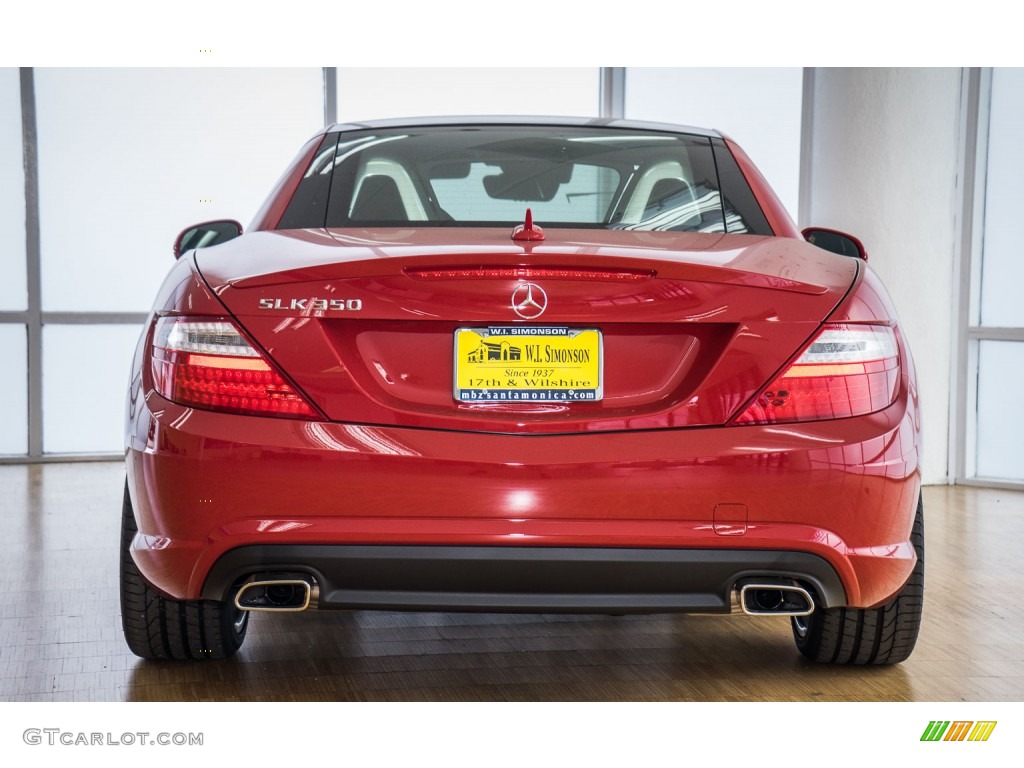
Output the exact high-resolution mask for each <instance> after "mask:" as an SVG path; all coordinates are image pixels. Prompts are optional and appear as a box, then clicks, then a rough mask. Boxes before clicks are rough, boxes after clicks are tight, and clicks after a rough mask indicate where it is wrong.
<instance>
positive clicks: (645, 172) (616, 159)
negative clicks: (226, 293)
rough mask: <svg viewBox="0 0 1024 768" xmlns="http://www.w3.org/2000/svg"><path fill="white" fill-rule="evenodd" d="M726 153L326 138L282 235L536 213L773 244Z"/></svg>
mask: <svg viewBox="0 0 1024 768" xmlns="http://www.w3.org/2000/svg"><path fill="white" fill-rule="evenodd" d="M727 155H728V150H726V149H725V147H724V144H721V143H713V142H712V140H711V139H708V138H705V137H700V136H686V135H680V134H671V133H658V132H652V131H631V130H625V129H597V128H566V127H545V126H520V127H505V126H465V127H461V126H456V127H444V128H441V127H437V128H413V129H408V128H407V129H400V130H399V129H395V130H378V131H354V132H346V133H341V134H329V135H328V136H327V137H325V139H324V142H323V143H322V144H321V146H320V149H319V151H318V152H317V153H316V155H315V157H314V159H313V161H312V162H311V164H310V166H309V168H307V169H306V173H305V175H304V177H303V179H302V181H301V182H300V184H299V187H298V189H297V190H296V192H295V195H294V196H293V198H292V200H291V202H290V204H289V206H288V208H287V210H286V211H285V214H284V216H283V217H282V219H281V222H280V224H279V227H278V228H279V229H295V228H316V227H331V228H335V227H359V228H369V227H397V226H406V227H407V226H410V225H412V226H417V227H428V226H434V227H481V226H483V227H486V226H512V225H514V224H517V223H521V222H522V221H523V218H524V216H525V213H526V209H527V208H530V209H532V211H533V216H534V220H535V221H536V222H537V223H538V224H541V225H542V226H545V227H584V228H598V229H632V230H648V231H658V230H660V231H677V232H678V231H690V232H719V233H724V232H730V233H735V232H739V233H744V232H746V233H752V234H766V235H770V234H772V233H771V230H770V229H769V227H768V224H767V222H766V221H765V218H764V215H763V214H762V212H761V210H760V208H759V207H758V206H757V203H756V201H755V200H754V197H753V194H752V193H751V192H750V189H749V187H748V186H747V185H746V182H745V181H744V180H743V177H742V175H741V174H738V173H734V172H732V169H733V168H735V163H734V161H733V160H732V157H731V156H727ZM726 156H727V157H726ZM736 170H737V171H738V169H736ZM723 172H724V175H725V177H727V178H725V179H724V180H725V181H726V186H725V188H723V184H722V179H720V175H719V174H720V173H723Z"/></svg>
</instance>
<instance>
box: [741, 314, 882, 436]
mask: <svg viewBox="0 0 1024 768" xmlns="http://www.w3.org/2000/svg"><path fill="white" fill-rule="evenodd" d="M899 378H900V358H899V351H898V349H897V346H896V335H895V333H893V330H892V328H889V327H887V326H883V325H827V326H825V328H824V329H823V330H822V331H821V332H820V333H819V334H818V336H817V337H816V338H815V339H814V341H813V342H811V345H810V346H809V347H808V348H807V349H806V350H805V351H804V353H803V354H802V355H800V358H799V359H798V360H797V361H796V362H795V363H793V365H791V366H790V367H789V368H788V369H787V370H786V372H785V373H783V374H782V375H781V376H780V377H778V378H777V379H776V380H775V381H773V382H772V383H771V384H770V385H769V386H768V387H766V388H765V390H764V391H763V392H762V393H761V394H760V395H759V396H758V398H757V399H756V400H755V401H754V402H753V403H752V404H751V405H750V407H749V408H747V410H746V411H744V412H743V413H742V414H740V415H739V416H738V417H737V418H736V419H735V420H734V421H733V423H734V424H776V423H780V422H787V421H816V420H820V419H842V418H846V417H848V416H861V415H864V414H866V413H873V412H875V411H879V410H881V409H882V408H885V407H886V406H888V405H891V404H892V402H893V400H895V399H896V388H897V385H898V384H899Z"/></svg>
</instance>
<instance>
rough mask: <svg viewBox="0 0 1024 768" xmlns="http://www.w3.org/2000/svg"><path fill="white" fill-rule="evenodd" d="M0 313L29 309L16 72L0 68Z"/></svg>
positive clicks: (23, 175)
mask: <svg viewBox="0 0 1024 768" xmlns="http://www.w3.org/2000/svg"><path fill="white" fill-rule="evenodd" d="M0 232H3V244H2V245H0V311H3V310H8V311H12V310H13V311H17V310H23V309H25V308H26V307H27V306H28V293H27V289H26V287H25V286H26V283H25V172H24V170H23V166H22V154H21V85H20V81H19V76H18V70H17V69H15V68H14V67H0Z"/></svg>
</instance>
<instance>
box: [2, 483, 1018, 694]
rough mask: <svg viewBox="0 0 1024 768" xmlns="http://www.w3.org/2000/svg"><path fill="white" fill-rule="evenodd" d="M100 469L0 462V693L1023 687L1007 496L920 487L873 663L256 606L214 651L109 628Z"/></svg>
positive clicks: (694, 640) (691, 621)
mask: <svg viewBox="0 0 1024 768" xmlns="http://www.w3.org/2000/svg"><path fill="white" fill-rule="evenodd" d="M123 482H124V479H123V469H122V467H121V466H120V465H117V464H108V463H96V464H50V465H41V466H38V465H37V466H30V467H28V466H0V525H2V534H0V595H2V599H0V700H5V701H10V700H18V701H21V700H46V701H51V700H52V701H68V700H131V701H153V700H156V701H197V700H198V701H207V700H215V701H236V700H301V701H308V700H325V699H326V700H487V701H493V700H559V701H578V700H684V701H750V700H753V701H762V700H769V701H818V700H821V701H850V700H852V701H885V700H888V701H908V700H920V701H959V700H967V701H975V700H981V701H986V700H992V701H1007V700H1009V701H1020V700H1024V605H1022V603H1021V601H1019V600H1017V599H1015V598H1013V597H1012V596H1011V595H1010V594H1009V591H1008V590H1010V589H1011V588H1020V586H1021V585H1024V560H1022V559H1021V558H1020V556H1019V553H1018V546H1019V545H1018V543H1019V542H1020V541H1021V540H1022V538H1024V493H1022V492H1011V491H997V490H989V489H977V488H969V489H968V488H962V487H956V488H947V487H931V488H926V489H925V492H924V500H925V511H926V536H927V552H928V554H927V560H928V571H927V588H926V604H925V625H924V630H923V632H922V636H921V640H920V642H919V644H918V647H917V650H916V652H915V653H914V655H913V657H911V659H910V660H909V661H908V662H906V663H904V664H902V665H900V666H897V667H893V668H882V669H862V668H831V667H825V666H817V665H813V664H810V663H808V662H805V661H804V660H803V659H802V657H800V656H799V654H798V653H797V652H796V649H795V647H794V646H793V642H792V639H791V637H790V630H789V624H788V622H787V621H786V620H785V619H777V618H763V619H760V618H759V619H753V618H750V617H745V616H742V615H733V616H726V617H705V616H640V617H611V616H548V615H545V616H532V615H531V616H502V615H475V614H437V613H422V614H416V613H409V614H405V613H374V612H352V613H348V612H338V613H328V612H323V613H315V612H310V613H304V614H290V615H274V616H271V615H256V616H254V617H253V622H252V625H251V627H250V629H249V636H248V638H247V639H246V644H245V646H244V647H243V649H242V650H241V651H240V652H239V654H238V655H237V656H236V657H235V658H233V659H230V660H228V661H224V662H210V663H154V662H143V661H140V660H139V659H137V658H136V657H135V656H133V655H132V654H131V653H130V652H129V651H128V649H127V647H126V646H125V645H124V642H123V640H122V638H121V630H120V617H119V608H118V596H117V594H118V588H117V546H116V545H117V538H118V523H119V516H120V502H121V490H122V484H123Z"/></svg>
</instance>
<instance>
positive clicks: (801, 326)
mask: <svg viewBox="0 0 1024 768" xmlns="http://www.w3.org/2000/svg"><path fill="white" fill-rule="evenodd" d="M748 177H749V173H744V172H743V169H742V168H741V167H740V166H739V165H738V164H737V163H736V160H735V159H734V157H733V155H732V153H730V151H729V147H728V145H727V144H726V143H725V142H724V141H723V140H721V139H719V138H717V137H715V136H712V135H676V134H671V133H667V132H665V131H653V130H647V129H629V128H625V127H624V128H620V129H615V130H612V129H596V128H589V127H581V126H518V127H515V126H507V125H506V126H493V125H492V126H487V125H475V126H468V125H463V126H440V127H438V126H435V127H416V126H397V127H388V126H383V127H379V128H374V127H370V128H366V127H363V128H360V129H353V130H342V131H337V132H329V133H327V134H326V135H325V137H323V138H322V139H320V140H318V141H317V142H316V143H314V144H312V145H310V147H309V149H308V150H307V152H306V153H305V156H304V158H303V161H302V162H300V163H298V164H297V165H296V167H295V170H294V173H293V174H292V176H291V177H290V178H289V177H286V179H285V180H284V181H283V182H282V186H281V187H280V188H279V191H278V194H277V196H276V198H272V199H271V200H270V201H268V205H267V206H266V207H265V209H264V211H263V212H262V213H261V216H260V220H259V221H258V227H259V230H258V231H255V232H250V233H248V234H246V235H244V236H243V237H241V238H238V239H236V240H233V241H232V242H230V243H227V244H225V245H222V246H219V247H217V248H213V249H208V250H206V249H204V250H200V251H196V252H192V253H188V254H186V255H185V256H184V257H183V258H182V260H181V261H180V262H179V263H178V264H177V265H176V268H175V270H174V271H173V272H172V275H171V276H170V277H169V278H168V281H167V283H166V284H165V288H164V290H163V292H162V294H161V296H160V297H159V298H158V301H157V305H156V311H155V314H154V317H153V322H152V324H151V326H150V328H149V330H148V332H147V334H146V335H145V337H144V339H143V340H142V342H141V343H140V348H139V353H138V355H137V360H136V366H135V380H134V382H133V390H132V396H131V398H130V403H129V409H130V413H129V435H128V445H127V448H128V459H129V461H128V465H129V483H128V486H129V489H130V491H131V493H130V497H131V502H132V504H133V511H134V518H135V520H136V522H137V526H138V534H137V535H134V536H133V537H132V543H131V556H132V560H133V562H134V563H135V565H136V566H137V567H138V569H139V571H140V573H141V574H142V577H143V578H144V580H145V581H146V582H147V584H148V585H150V586H151V587H152V588H154V589H155V590H156V591H157V592H158V593H160V594H161V595H164V596H166V597H167V598H169V599H172V600H174V601H183V602H185V603H189V604H191V603H195V604H197V605H203V604H210V605H214V604H220V605H236V606H237V607H239V608H242V609H266V610H275V609H276V610H295V609H301V608H305V607H307V605H308V604H309V602H310V600H309V598H310V597H311V596H313V597H314V598H315V601H316V603H315V604H317V605H319V607H321V608H390V609H414V610H416V609H419V610H500V611H596V612H610V613H624V612H656V611H699V612H724V611H728V610H730V606H731V602H732V598H733V595H734V594H735V593H736V592H738V591H743V603H744V607H745V609H747V610H749V611H751V612H766V613H771V612H775V613H780V614H788V615H794V616H799V615H806V614H811V615H814V612H818V614H819V615H824V612H826V611H828V610H830V609H838V608H851V609H852V608H860V609H871V608H875V607H877V606H882V605H885V604H887V603H888V602H889V601H890V600H891V599H892V598H893V597H894V596H895V595H897V593H899V592H900V590H901V589H902V588H904V585H905V584H906V583H907V581H908V579H909V578H910V577H911V574H912V571H913V569H914V568H915V563H916V561H917V557H916V554H915V548H914V545H913V542H912V540H911V527H912V525H913V523H914V519H915V509H916V507H917V502H918V493H919V487H918V485H919V481H918V470H917V458H918V426H917V422H918V419H917V404H916V390H915V385H914V377H913V370H912V363H911V361H910V356H909V354H908V352H907V350H906V346H905V343H904V340H903V338H902V335H901V333H900V330H899V327H898V325H897V324H896V321H895V314H894V312H893V309H892V307H891V305H890V303H889V301H888V299H887V298H886V296H885V293H884V290H883V289H882V288H881V286H880V284H879V283H878V281H877V279H876V278H875V277H874V275H873V274H872V273H871V272H870V270H868V269H867V268H866V265H865V264H864V263H863V262H861V261H859V260H857V259H851V258H847V257H842V256H836V255H834V254H830V253H827V252H825V251H822V250H820V249H818V248H815V247H813V246H811V245H808V244H806V243H803V242H801V241H799V240H796V239H794V238H791V237H779V236H777V233H776V232H775V231H774V229H773V228H772V226H771V224H770V223H769V219H770V218H776V217H777V216H778V215H779V212H778V211H777V210H772V211H770V212H769V213H770V215H765V213H764V211H763V207H764V206H765V196H766V195H767V194H769V193H767V192H766V190H764V189H763V188H761V187H759V186H758V183H754V184H749V183H748V182H747V178H748ZM278 198H280V199H278ZM480 200H483V201H484V202H483V203H480V202H479V201H480ZM528 206H529V207H532V208H533V214H534V217H535V218H536V220H537V223H538V224H539V225H540V226H541V227H543V228H544V231H543V234H540V233H539V232H538V230H537V228H536V227H530V226H527V227H526V230H527V233H526V235H525V236H524V234H523V227H520V228H519V229H518V232H517V234H516V236H515V237H513V230H512V226H511V225H512V224H513V223H516V222H517V221H520V219H519V218H518V216H520V215H521V216H522V219H525V218H526V208H527V207H528ZM520 212H521V213H520ZM513 215H515V216H516V217H517V218H512V217H513ZM275 218H276V221H275V220H274V219H275ZM533 233H536V234H533ZM802 621H806V620H805V619H802ZM798 642H799V640H798ZM157 655H159V654H157ZM167 655H172V656H173V655H175V654H173V653H169V654H167ZM192 655H195V654H192ZM819 655H820V654H819ZM856 655H857V654H856V652H854V653H853V656H856ZM876 655H877V654H876ZM837 660H847V659H845V658H838V657H837ZM871 660H876V659H874V658H872V659H871Z"/></svg>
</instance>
